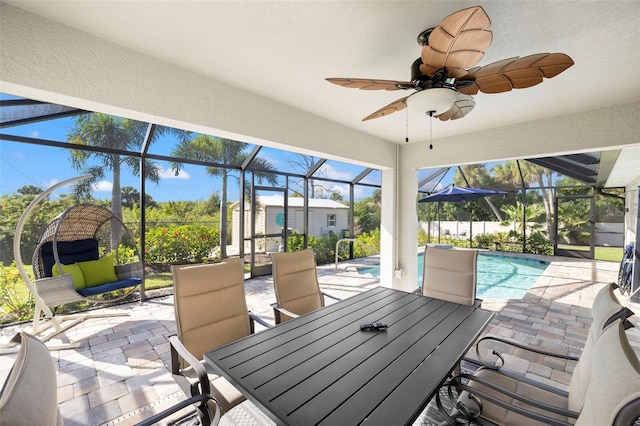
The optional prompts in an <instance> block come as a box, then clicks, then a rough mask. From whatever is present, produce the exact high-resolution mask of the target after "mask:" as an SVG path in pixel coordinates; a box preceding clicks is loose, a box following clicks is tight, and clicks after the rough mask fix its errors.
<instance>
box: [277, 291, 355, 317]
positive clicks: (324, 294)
mask: <svg viewBox="0 0 640 426" xmlns="http://www.w3.org/2000/svg"><path fill="white" fill-rule="evenodd" d="M320 294H321V295H323V296H324V297H328V298H329V299H333V300H342V299H340V298H339V297H336V296H332V295H330V294H328V293H325V292H324V291H321V292H320ZM287 315H288V314H287Z"/></svg>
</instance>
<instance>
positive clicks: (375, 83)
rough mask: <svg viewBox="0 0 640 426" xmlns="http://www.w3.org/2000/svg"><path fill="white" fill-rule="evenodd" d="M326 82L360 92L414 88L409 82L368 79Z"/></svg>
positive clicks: (335, 79)
mask: <svg viewBox="0 0 640 426" xmlns="http://www.w3.org/2000/svg"><path fill="white" fill-rule="evenodd" d="M326 80H327V81H328V82H330V83H333V84H337V85H338V86H342V87H348V88H351V89H360V90H400V89H409V88H414V87H415V84H414V83H412V82H410V81H395V80H372V79H369V78H327V79H326Z"/></svg>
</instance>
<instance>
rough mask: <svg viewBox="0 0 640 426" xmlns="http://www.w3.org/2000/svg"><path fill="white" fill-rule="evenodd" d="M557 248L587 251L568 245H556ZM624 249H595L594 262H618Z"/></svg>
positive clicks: (587, 249)
mask: <svg viewBox="0 0 640 426" xmlns="http://www.w3.org/2000/svg"><path fill="white" fill-rule="evenodd" d="M558 248H560V249H563V250H576V251H589V247H586V246H571V245H568V244H558ZM623 252H624V248H622V247H600V246H596V247H595V253H594V257H595V259H596V260H608V261H611V262H620V261H621V260H622V254H623Z"/></svg>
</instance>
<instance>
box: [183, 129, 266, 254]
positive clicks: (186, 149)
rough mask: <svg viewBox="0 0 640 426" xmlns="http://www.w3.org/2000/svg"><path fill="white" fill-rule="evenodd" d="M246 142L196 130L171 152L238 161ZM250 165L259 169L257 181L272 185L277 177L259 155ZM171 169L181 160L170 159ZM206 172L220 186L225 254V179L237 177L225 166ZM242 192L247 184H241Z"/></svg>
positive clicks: (187, 156) (244, 152)
mask: <svg viewBox="0 0 640 426" xmlns="http://www.w3.org/2000/svg"><path fill="white" fill-rule="evenodd" d="M248 147H249V144H247V143H244V142H238V141H234V140H231V139H225V138H218V137H215V136H209V135H202V134H199V135H197V136H196V137H195V138H193V139H191V140H183V141H182V142H180V144H178V146H177V147H176V148H175V149H173V151H172V152H171V155H173V156H174V157H178V158H185V159H189V160H197V161H205V162H210V163H214V164H225V165H230V164H242V163H243V162H244V160H245V159H246V157H247V149H248ZM251 166H252V168H255V169H256V170H259V172H255V176H256V177H257V178H258V182H262V181H264V180H266V181H267V182H269V183H271V184H272V185H275V184H276V183H277V182H278V178H277V176H276V175H275V174H273V173H272V172H275V170H274V169H273V167H272V166H271V164H270V163H269V162H268V161H266V160H264V159H261V158H255V159H254V160H253V162H252V164H251ZM172 167H173V170H174V172H175V173H176V174H177V173H178V172H179V171H180V169H181V168H182V164H181V163H177V162H176V163H172ZM207 173H208V174H209V175H211V176H219V177H220V178H221V179H222V190H221V191H220V192H221V194H220V255H221V256H222V258H226V257H227V182H228V179H229V177H234V178H236V179H239V178H238V176H235V175H234V174H233V173H232V169H229V168H226V167H215V166H207ZM244 192H245V194H246V193H247V187H245V188H244Z"/></svg>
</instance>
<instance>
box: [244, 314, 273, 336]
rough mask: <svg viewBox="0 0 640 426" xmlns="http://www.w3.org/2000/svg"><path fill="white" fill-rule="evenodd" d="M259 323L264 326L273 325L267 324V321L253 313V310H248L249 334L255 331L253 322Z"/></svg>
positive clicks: (269, 326)
mask: <svg viewBox="0 0 640 426" xmlns="http://www.w3.org/2000/svg"><path fill="white" fill-rule="evenodd" d="M256 322H257V323H258V324H260V325H261V326H263V327H266V328H271V327H273V325H271V324H269V323H268V322H266V321H265V320H263V319H262V318H260V316H259V315H256V314H254V313H253V312H251V311H249V323H250V325H251V334H253V333H255V332H256V330H255V323H256Z"/></svg>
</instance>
